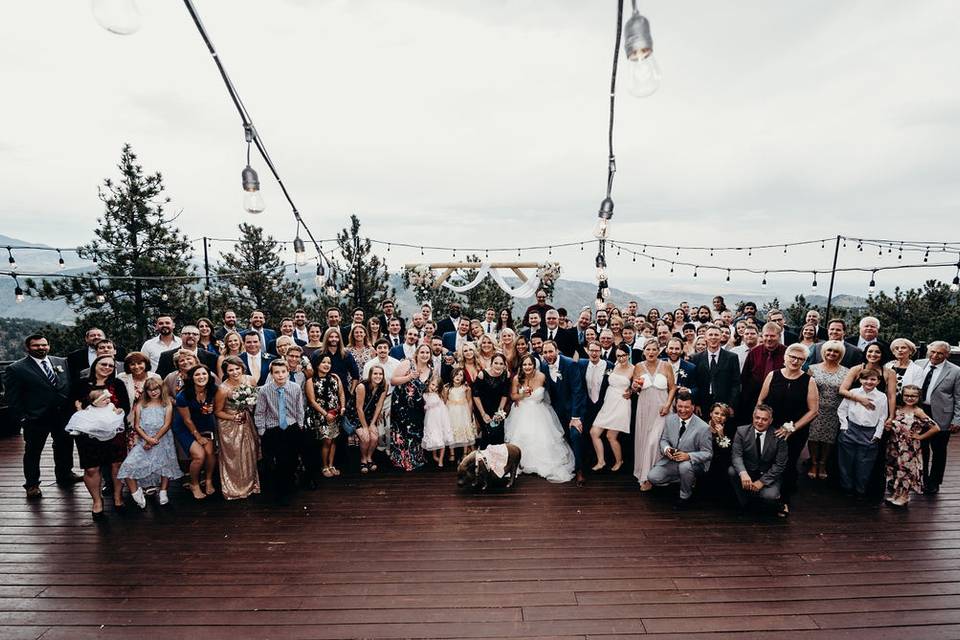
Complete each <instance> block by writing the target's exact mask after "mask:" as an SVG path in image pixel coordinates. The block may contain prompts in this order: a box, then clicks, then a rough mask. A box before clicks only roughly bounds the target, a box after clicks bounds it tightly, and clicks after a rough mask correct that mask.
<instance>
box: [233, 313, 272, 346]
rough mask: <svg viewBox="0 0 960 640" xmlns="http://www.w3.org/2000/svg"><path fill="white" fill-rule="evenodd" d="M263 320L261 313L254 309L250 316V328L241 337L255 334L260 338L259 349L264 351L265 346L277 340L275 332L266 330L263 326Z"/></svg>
mask: <svg viewBox="0 0 960 640" xmlns="http://www.w3.org/2000/svg"><path fill="white" fill-rule="evenodd" d="M264 323H265V318H264V315H263V311H260V310H259V309H255V310H254V311H253V313H251V314H250V328H249V329H247V330H246V331H244V332H243V334H242V335H244V336H246V335H247V334H248V333H255V334H257V336H259V338H260V349H261V350H264V349H266V348H267V345H268V344H270V343H271V342H273V341H274V340H276V339H277V332H276V331H274V330H273V329H267V328H266V327H265V326H264Z"/></svg>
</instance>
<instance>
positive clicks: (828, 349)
mask: <svg viewBox="0 0 960 640" xmlns="http://www.w3.org/2000/svg"><path fill="white" fill-rule="evenodd" d="M807 326H810V325H807ZM846 351H847V349H846V346H844V344H843V341H842V340H829V341H827V342H825V343H823V346H821V347H820V354H821V356H822V358H823V362H820V363H818V364H815V365H812V366H811V367H810V368H809V369H808V370H807V372H808V373H809V374H810V375H811V376H813V381H814V382H815V383H816V384H817V393H818V394H819V396H820V399H819V406H820V408H819V411H818V413H817V416H816V417H815V418H814V419H813V422H811V423H810V438H809V441H808V442H807V449H809V451H810V471H809V472H808V473H807V476H808V477H809V478H810V479H811V480H813V479H820V480H826V479H827V460H829V459H830V449H831V448H832V447H833V445H834V443H835V442H836V441H837V432H838V430H839V429H840V418H839V417H838V416H837V407H839V406H840V401H841V400H842V399H843V398H841V397H840V385H841V384H843V381H844V379H845V378H846V377H847V373H849V371H850V370H849V369H847V368H846V367H844V366H843V365H841V364H840V361H841V360H843V355H844V354H845V353H846Z"/></svg>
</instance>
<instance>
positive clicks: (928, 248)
mask: <svg viewBox="0 0 960 640" xmlns="http://www.w3.org/2000/svg"><path fill="white" fill-rule="evenodd" d="M928 260H930V247H927V250H926V251H924V252H923V261H924V262H927V261H928Z"/></svg>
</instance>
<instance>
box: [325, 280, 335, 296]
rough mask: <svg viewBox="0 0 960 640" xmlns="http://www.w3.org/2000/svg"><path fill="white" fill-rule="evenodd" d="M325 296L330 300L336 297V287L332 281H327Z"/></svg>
mask: <svg viewBox="0 0 960 640" xmlns="http://www.w3.org/2000/svg"><path fill="white" fill-rule="evenodd" d="M327 295H328V296H330V297H331V298H332V297H334V296H335V295H337V287H336V286H335V285H334V284H333V279H332V278H330V279H328V280H327Z"/></svg>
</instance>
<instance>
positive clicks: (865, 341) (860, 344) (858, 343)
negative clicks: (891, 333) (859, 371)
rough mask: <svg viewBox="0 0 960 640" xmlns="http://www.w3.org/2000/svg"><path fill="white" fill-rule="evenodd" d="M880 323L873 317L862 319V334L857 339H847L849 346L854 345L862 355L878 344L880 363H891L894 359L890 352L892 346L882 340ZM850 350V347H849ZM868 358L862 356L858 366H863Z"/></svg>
mask: <svg viewBox="0 0 960 640" xmlns="http://www.w3.org/2000/svg"><path fill="white" fill-rule="evenodd" d="M879 336H880V321H879V320H877V319H876V318H874V317H873V316H864V317H863V318H861V319H860V334H859V335H858V336H857V337H855V338H847V344H852V345H853V346H855V347H856V348H857V349H859V350H860V351H861V353H866V351H867V347H868V346H869V345H871V344H874V343H876V344H877V345H879V347H880V351H881V356H880V362H890V360H892V359H893V353H892V352H891V351H890V345H889V344H888V343H886V342H884V341H883V340H881V339H880V337H879ZM847 349H848V350H849V347H847ZM864 362H866V358H865V357H864V356H861V358H860V361H859V362H857V363H856V364H863V363H864Z"/></svg>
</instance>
